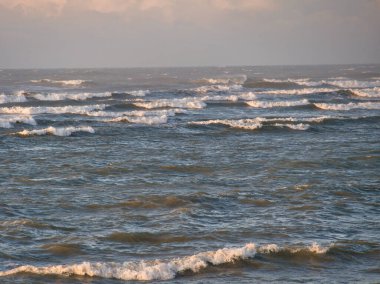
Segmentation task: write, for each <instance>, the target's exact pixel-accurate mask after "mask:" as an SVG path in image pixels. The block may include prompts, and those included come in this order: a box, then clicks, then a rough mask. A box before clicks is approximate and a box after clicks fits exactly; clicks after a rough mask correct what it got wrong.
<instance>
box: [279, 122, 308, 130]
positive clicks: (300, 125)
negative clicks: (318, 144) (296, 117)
mask: <svg viewBox="0 0 380 284" xmlns="http://www.w3.org/2000/svg"><path fill="white" fill-rule="evenodd" d="M274 126H276V127H280V128H283V127H286V128H289V129H293V130H303V131H304V130H308V129H309V128H310V125H309V124H305V123H298V124H282V123H276V124H274Z"/></svg>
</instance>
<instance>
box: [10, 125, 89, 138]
mask: <svg viewBox="0 0 380 284" xmlns="http://www.w3.org/2000/svg"><path fill="white" fill-rule="evenodd" d="M74 132H88V133H95V131H94V129H93V128H92V127H90V126H79V127H74V126H68V127H57V128H56V127H53V126H49V127H47V128H44V129H35V130H26V129H25V130H23V131H20V132H17V133H16V134H17V135H20V136H34V135H49V134H50V135H55V136H70V135H71V134H72V133H74Z"/></svg>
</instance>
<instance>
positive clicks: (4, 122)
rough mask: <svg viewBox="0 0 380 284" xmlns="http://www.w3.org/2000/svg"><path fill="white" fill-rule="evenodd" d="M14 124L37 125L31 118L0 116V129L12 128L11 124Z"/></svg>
mask: <svg viewBox="0 0 380 284" xmlns="http://www.w3.org/2000/svg"><path fill="white" fill-rule="evenodd" d="M15 123H25V124H30V125H37V123H36V121H35V120H34V118H33V117H32V116H25V115H21V116H14V115H11V116H8V115H6V116H1V117H0V127H2V128H12V127H13V124H15Z"/></svg>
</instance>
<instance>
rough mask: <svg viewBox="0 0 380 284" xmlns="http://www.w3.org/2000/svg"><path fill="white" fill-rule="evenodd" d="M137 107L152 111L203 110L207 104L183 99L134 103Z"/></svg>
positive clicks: (197, 100) (196, 100)
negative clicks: (161, 109)
mask: <svg viewBox="0 0 380 284" xmlns="http://www.w3.org/2000/svg"><path fill="white" fill-rule="evenodd" d="M133 104H134V105H135V106H137V107H142V108H147V109H152V108H165V107H174V108H189V109H201V108H204V107H206V104H205V103H204V102H203V101H201V100H200V99H194V98H183V99H172V100H170V99H161V100H155V101H150V102H138V103H133Z"/></svg>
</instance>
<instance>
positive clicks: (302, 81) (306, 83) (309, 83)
mask: <svg viewBox="0 0 380 284" xmlns="http://www.w3.org/2000/svg"><path fill="white" fill-rule="evenodd" d="M263 81H264V82H269V83H295V84H297V85H300V86H309V87H315V86H319V85H321V84H323V82H313V81H310V78H301V79H291V78H288V79H267V78H264V79H263Z"/></svg>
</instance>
